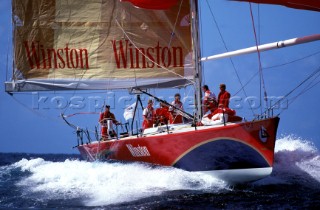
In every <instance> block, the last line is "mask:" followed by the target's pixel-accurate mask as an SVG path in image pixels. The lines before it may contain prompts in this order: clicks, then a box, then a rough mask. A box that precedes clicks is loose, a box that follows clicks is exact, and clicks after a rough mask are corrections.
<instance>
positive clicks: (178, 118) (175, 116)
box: [169, 93, 183, 124]
mask: <svg viewBox="0 0 320 210" xmlns="http://www.w3.org/2000/svg"><path fill="white" fill-rule="evenodd" d="M180 98H181V96H180V94H179V93H176V94H175V95H174V101H172V103H171V105H172V106H173V107H172V106H170V108H169V111H170V113H171V116H172V119H171V121H170V123H171V124H179V123H183V118H182V115H181V114H179V111H178V110H179V109H180V110H182V111H183V104H182V102H181V101H180ZM175 108H176V109H175Z"/></svg>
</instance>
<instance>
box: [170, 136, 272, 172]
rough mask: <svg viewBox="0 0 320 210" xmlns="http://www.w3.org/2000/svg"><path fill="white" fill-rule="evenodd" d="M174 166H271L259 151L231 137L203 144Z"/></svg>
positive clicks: (201, 168)
mask: <svg viewBox="0 0 320 210" xmlns="http://www.w3.org/2000/svg"><path fill="white" fill-rule="evenodd" d="M173 166H174V167H177V168H181V169H184V170H187V171H210V170H228V169H246V168H264V167H270V165H269V164H268V162H267V161H266V160H265V159H264V157H263V156H262V155H261V154H260V153H259V152H258V151H256V150H255V149H253V148H252V147H250V146H249V145H246V144H243V143H241V142H239V141H234V140H230V139H220V140H215V141H210V142H208V143H206V144H202V145H200V146H199V147H196V148H194V149H193V150H191V151H189V152H188V153H187V154H185V155H184V156H183V157H181V158H180V159H179V160H178V161H177V162H176V163H175V164H174V165H173Z"/></svg>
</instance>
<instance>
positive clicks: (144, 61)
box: [111, 40, 184, 69]
mask: <svg viewBox="0 0 320 210" xmlns="http://www.w3.org/2000/svg"><path fill="white" fill-rule="evenodd" d="M111 44H112V48H113V52H114V58H115V61H116V65H117V68H118V69H120V68H124V69H127V68H131V69H134V68H142V69H145V68H159V67H160V65H161V66H164V67H183V58H184V56H183V50H182V48H181V47H163V46H160V43H159V42H158V43H157V44H156V45H155V46H153V47H148V48H135V47H134V46H133V45H132V44H131V43H130V42H129V40H112V41H111Z"/></svg>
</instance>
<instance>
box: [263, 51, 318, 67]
mask: <svg viewBox="0 0 320 210" xmlns="http://www.w3.org/2000/svg"><path fill="white" fill-rule="evenodd" d="M319 53H320V51H318V52H315V53H313V54H310V55H307V56H305V57H302V58H298V59H295V60H292V61H289V62H287V63H282V64H278V65H274V66H268V67H264V68H263V69H271V68H276V67H280V66H284V65H287V64H291V63H294V62H297V61H301V60H304V59H306V58H309V57H312V56H315V55H317V54H319Z"/></svg>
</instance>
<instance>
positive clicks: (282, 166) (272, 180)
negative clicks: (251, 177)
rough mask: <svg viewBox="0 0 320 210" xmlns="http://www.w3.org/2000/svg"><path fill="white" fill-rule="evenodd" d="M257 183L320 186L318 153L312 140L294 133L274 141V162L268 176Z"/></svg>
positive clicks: (319, 159) (319, 157) (319, 156)
mask: <svg viewBox="0 0 320 210" xmlns="http://www.w3.org/2000/svg"><path fill="white" fill-rule="evenodd" d="M256 183H258V184H263V185H270V184H279V183H280V184H302V183H303V184H305V185H308V186H309V187H310V186H311V187H312V186H313V185H314V184H315V185H316V186H314V187H320V155H319V151H318V149H317V148H316V146H315V145H314V143H313V142H311V141H308V140H306V139H302V138H300V137H297V136H295V135H286V136H282V137H280V138H279V139H277V141H276V146H275V162H274V166H273V172H272V174H271V176H270V177H267V178H265V179H263V180H261V181H258V182H256Z"/></svg>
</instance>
